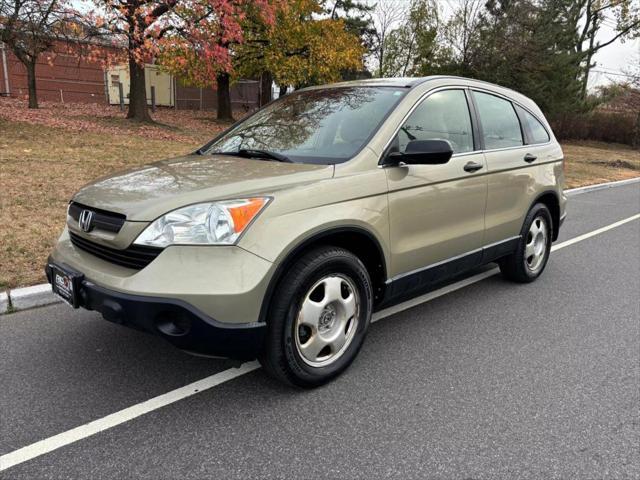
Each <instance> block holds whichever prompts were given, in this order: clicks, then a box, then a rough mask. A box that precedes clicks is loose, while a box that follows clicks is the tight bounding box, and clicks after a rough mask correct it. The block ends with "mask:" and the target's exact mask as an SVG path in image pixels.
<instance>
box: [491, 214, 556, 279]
mask: <svg viewBox="0 0 640 480" xmlns="http://www.w3.org/2000/svg"><path fill="white" fill-rule="evenodd" d="M552 236H553V221H552V219H551V213H550V212H549V209H548V208H547V206H546V205H544V204H542V203H536V204H535V205H534V206H533V207H531V210H529V213H528V214H527V216H526V217H525V220H524V224H523V225H522V231H521V232H520V241H519V242H518V247H517V248H516V251H515V252H514V253H512V254H511V255H509V256H507V257H504V258H502V259H501V260H500V261H499V262H498V264H499V265H500V271H501V272H502V275H504V277H505V278H507V279H509V280H512V281H514V282H519V283H529V282H533V281H534V280H535V279H537V278H538V277H539V276H540V275H541V274H542V272H543V271H544V269H545V267H546V266H547V262H548V260H549V254H550V253H551V239H552Z"/></svg>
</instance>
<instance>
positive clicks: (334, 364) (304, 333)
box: [260, 246, 373, 388]
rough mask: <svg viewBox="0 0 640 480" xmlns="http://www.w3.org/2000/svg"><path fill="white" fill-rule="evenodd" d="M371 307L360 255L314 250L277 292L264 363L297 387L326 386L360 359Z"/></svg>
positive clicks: (336, 250) (273, 372)
mask: <svg viewBox="0 0 640 480" xmlns="http://www.w3.org/2000/svg"><path fill="white" fill-rule="evenodd" d="M372 309H373V294H372V287H371V279H370V278H369V274H368V272H367V269H366V268H365V266H364V265H363V264H362V262H361V261H360V260H359V259H358V257H356V256H355V255H353V254H352V253H351V252H349V251H347V250H345V249H343V248H338V247H331V246H326V247H320V248H316V249H314V250H311V251H310V252H308V253H306V254H305V255H304V256H302V257H301V258H300V259H299V260H297V261H296V262H295V264H294V265H293V266H292V267H291V269H290V270H289V272H288V273H287V274H286V275H285V277H284V278H283V280H282V281H281V282H280V284H279V285H278V288H277V289H276V293H275V296H274V299H273V303H272V308H271V309H270V315H269V318H268V327H267V338H266V344H265V346H264V350H263V352H262V354H261V356H260V363H261V364H262V366H263V367H264V369H265V370H266V371H267V372H268V373H269V374H271V375H272V376H273V377H275V378H277V379H278V380H281V381H284V382H286V383H289V384H292V385H297V386H299V387H303V388H312V387H317V386H319V385H322V384H324V383H327V382H328V381H330V380H331V379H333V378H335V377H336V376H338V375H339V374H340V373H342V372H343V371H344V370H345V369H346V368H347V367H348V366H349V365H350V364H351V363H352V362H353V360H354V359H355V357H356V355H357V354H358V351H359V350H360V347H361V346H362V343H363V342H364V338H365V335H366V332H367V329H368V327H369V323H370V321H371V312H372Z"/></svg>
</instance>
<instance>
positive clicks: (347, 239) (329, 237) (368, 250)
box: [258, 225, 387, 322]
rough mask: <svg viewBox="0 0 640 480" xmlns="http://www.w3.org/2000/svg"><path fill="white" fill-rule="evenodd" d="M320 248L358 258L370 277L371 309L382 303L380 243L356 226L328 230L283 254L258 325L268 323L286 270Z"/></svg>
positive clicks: (384, 273) (384, 275) (384, 272)
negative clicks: (335, 249) (349, 254)
mask: <svg viewBox="0 0 640 480" xmlns="http://www.w3.org/2000/svg"><path fill="white" fill-rule="evenodd" d="M322 245H332V246H337V247H342V248H344V249H345V250H349V251H350V252H351V253H353V254H354V255H355V256H357V257H358V258H359V259H360V261H362V263H363V264H364V266H365V267H366V269H367V271H368V272H369V276H370V277H371V282H372V284H373V297H374V305H375V304H376V303H377V302H379V301H381V300H382V298H383V297H384V290H385V287H386V284H385V281H386V279H387V265H386V260H385V255H384V251H383V249H382V246H381V244H380V241H379V240H378V239H377V238H376V236H375V235H374V234H373V233H372V232H370V231H369V230H367V229H366V228H364V227H360V226H355V225H348V226H336V227H330V228H327V229H326V230H322V231H320V232H316V233H314V234H312V235H310V236H308V237H307V238H305V239H303V240H302V241H300V242H298V243H297V244H296V245H295V246H294V247H293V248H292V249H290V250H289V251H288V252H287V253H286V255H285V256H284V259H283V260H282V261H279V263H278V266H277V267H276V270H275V272H274V274H273V276H272V277H271V279H270V280H269V284H268V286H267V290H266V292H265V295H264V298H263V300H262V306H261V308H260V316H259V319H258V321H260V322H268V314H269V310H270V308H271V303H272V299H273V294H274V292H275V290H276V287H277V286H278V284H279V283H280V282H281V281H282V279H283V277H284V275H285V274H286V272H287V270H288V269H289V267H291V265H293V263H294V262H295V261H296V260H297V259H298V258H300V257H301V256H302V255H303V254H304V253H305V252H307V251H308V250H310V249H312V248H315V247H319V246H322Z"/></svg>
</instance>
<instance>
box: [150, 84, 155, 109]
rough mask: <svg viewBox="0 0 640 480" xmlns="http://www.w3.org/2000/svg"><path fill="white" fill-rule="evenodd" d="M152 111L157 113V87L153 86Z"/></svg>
mask: <svg viewBox="0 0 640 480" xmlns="http://www.w3.org/2000/svg"><path fill="white" fill-rule="evenodd" d="M151 111H152V112H153V113H156V87H154V86H153V85H151Z"/></svg>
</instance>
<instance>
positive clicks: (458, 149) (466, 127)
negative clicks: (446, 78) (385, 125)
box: [397, 90, 473, 153]
mask: <svg viewBox="0 0 640 480" xmlns="http://www.w3.org/2000/svg"><path fill="white" fill-rule="evenodd" d="M411 140H447V141H449V143H451V147H452V149H453V153H462V152H471V151H472V150H473V134H472V130H471V115H470V114H469V106H468V105H467V97H466V96H465V93H464V90H443V91H441V92H436V93H434V94H432V95H429V96H428V97H427V98H426V99H425V100H424V101H423V102H422V103H421V104H420V105H418V106H417V107H416V109H415V110H414V111H413V112H412V113H411V115H409V118H407V121H406V122H405V123H404V124H403V125H402V127H400V131H399V132H398V137H397V141H398V144H397V147H398V148H399V150H400V151H401V152H404V151H405V149H406V148H407V144H408V143H409V142H410V141H411Z"/></svg>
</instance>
